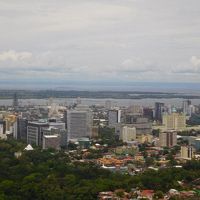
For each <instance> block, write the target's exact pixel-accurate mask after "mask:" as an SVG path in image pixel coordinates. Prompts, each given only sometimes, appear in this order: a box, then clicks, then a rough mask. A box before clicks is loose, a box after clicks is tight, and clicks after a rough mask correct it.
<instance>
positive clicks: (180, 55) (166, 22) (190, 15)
mask: <svg viewBox="0 0 200 200" xmlns="http://www.w3.org/2000/svg"><path fill="white" fill-rule="evenodd" d="M0 79H1V81H5V82H9V81H16V82H19V81H20V80H24V81H27V82H28V81H32V82H40V81H41V80H43V81H50V82H51V81H54V82H56V81H63V80H64V81H66V80H75V81H76V80H77V81H85V80H87V81H94V80H98V81H133V82H200V1H199V0H59V1H56V0H40V1H32V0H19V1H16V0H0Z"/></svg>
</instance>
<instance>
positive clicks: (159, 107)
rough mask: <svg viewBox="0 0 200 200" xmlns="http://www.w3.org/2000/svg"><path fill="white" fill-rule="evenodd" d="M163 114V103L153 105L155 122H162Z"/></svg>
mask: <svg viewBox="0 0 200 200" xmlns="http://www.w3.org/2000/svg"><path fill="white" fill-rule="evenodd" d="M163 112H164V103H160V102H156V103H155V120H157V121H160V122H162V115H163Z"/></svg>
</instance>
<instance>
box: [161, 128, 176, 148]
mask: <svg viewBox="0 0 200 200" xmlns="http://www.w3.org/2000/svg"><path fill="white" fill-rule="evenodd" d="M159 142H160V146H161V147H169V148H170V147H173V146H176V145H177V132H176V131H173V130H171V131H165V132H162V133H160V134H159Z"/></svg>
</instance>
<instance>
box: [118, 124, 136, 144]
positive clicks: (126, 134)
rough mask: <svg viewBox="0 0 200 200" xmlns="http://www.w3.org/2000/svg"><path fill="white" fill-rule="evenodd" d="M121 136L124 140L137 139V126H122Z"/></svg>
mask: <svg viewBox="0 0 200 200" xmlns="http://www.w3.org/2000/svg"><path fill="white" fill-rule="evenodd" d="M120 138H121V140H122V141H123V142H129V141H133V140H135V139H136V128H135V127H128V126H124V127H122V131H121V136H120Z"/></svg>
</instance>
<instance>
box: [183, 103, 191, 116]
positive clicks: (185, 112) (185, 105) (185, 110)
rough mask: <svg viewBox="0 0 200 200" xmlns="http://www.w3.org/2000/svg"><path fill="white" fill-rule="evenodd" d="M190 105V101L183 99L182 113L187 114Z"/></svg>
mask: <svg viewBox="0 0 200 200" xmlns="http://www.w3.org/2000/svg"><path fill="white" fill-rule="evenodd" d="M190 105H191V101H190V100H184V101H183V113H184V114H185V115H189V106H190Z"/></svg>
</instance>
